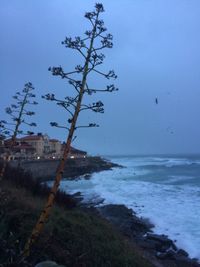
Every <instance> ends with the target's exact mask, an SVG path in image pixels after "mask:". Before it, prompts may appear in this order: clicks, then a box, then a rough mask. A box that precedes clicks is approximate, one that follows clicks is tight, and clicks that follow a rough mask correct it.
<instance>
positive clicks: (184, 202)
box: [61, 158, 200, 259]
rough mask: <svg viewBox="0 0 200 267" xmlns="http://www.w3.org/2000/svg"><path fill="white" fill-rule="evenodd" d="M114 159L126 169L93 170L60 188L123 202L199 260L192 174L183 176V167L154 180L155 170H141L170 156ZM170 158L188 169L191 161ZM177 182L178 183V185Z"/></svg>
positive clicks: (199, 221) (199, 212)
mask: <svg viewBox="0 0 200 267" xmlns="http://www.w3.org/2000/svg"><path fill="white" fill-rule="evenodd" d="M113 161H115V162H116V161H117V163H120V164H122V165H126V166H127V168H123V169H118V168H115V169H114V170H113V171H104V172H101V173H96V174H94V175H93V176H92V178H91V179H90V180H78V181H63V182H62V185H61V186H62V188H63V189H65V190H67V191H70V192H72V193H75V192H77V191H80V192H82V194H83V196H84V197H85V201H89V200H90V199H91V198H92V197H94V196H99V197H101V198H103V199H105V202H104V203H105V204H110V203H113V204H125V205H126V206H127V207H129V208H132V209H134V210H135V211H136V212H137V213H138V215H139V216H143V217H146V218H149V219H150V220H151V221H152V223H154V224H155V229H154V230H155V232H156V233H160V234H161V233H162V234H167V235H168V236H169V237H170V238H171V239H173V240H177V245H178V246H179V247H181V248H184V249H186V250H187V251H188V252H189V254H190V256H191V257H197V258H199V259H200V208H199V203H200V186H199V185H198V184H197V185H196V186H195V185H194V184H190V180H194V178H195V177H193V176H189V175H184V170H185V169H183V173H182V174H181V173H178V174H176V175H173V173H171V175H169V174H168V173H167V175H166V176H165V177H163V179H161V180H158V181H157V182H155V176H156V173H153V172H152V170H148V168H147V170H145V171H143V170H140V167H141V166H144V165H145V164H147V165H150V166H152V164H153V165H156V164H163V161H165V163H166V162H167V161H170V159H169V158H164V159H163V158H162V159H160V160H158V159H155V158H144V159H143V160H142V158H121V159H120V158H118V159H117V160H116V159H113ZM172 161H173V163H175V164H177V166H180V164H179V163H181V165H183V162H185V163H184V168H187V167H186V166H187V162H189V161H191V162H192V160H188V159H181V160H180V159H177V160H176V159H174V158H173V159H171V162H172ZM137 168H138V169H137ZM146 176H148V181H147V180H145V179H146V178H144V177H146ZM143 178H144V179H143ZM197 180H198V179H197ZM179 181H181V184H179V183H178V184H177V182H179Z"/></svg>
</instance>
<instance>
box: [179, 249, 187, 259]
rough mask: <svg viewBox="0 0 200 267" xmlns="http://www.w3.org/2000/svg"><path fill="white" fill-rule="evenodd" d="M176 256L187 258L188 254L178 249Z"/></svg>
mask: <svg viewBox="0 0 200 267" xmlns="http://www.w3.org/2000/svg"><path fill="white" fill-rule="evenodd" d="M177 254H178V255H180V256H184V257H188V253H187V252H186V251H185V250H184V249H179V250H178V252H177Z"/></svg>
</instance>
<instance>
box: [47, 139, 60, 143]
mask: <svg viewBox="0 0 200 267" xmlns="http://www.w3.org/2000/svg"><path fill="white" fill-rule="evenodd" d="M49 142H54V143H56V142H59V143H60V141H59V140H58V139H50V140H49Z"/></svg>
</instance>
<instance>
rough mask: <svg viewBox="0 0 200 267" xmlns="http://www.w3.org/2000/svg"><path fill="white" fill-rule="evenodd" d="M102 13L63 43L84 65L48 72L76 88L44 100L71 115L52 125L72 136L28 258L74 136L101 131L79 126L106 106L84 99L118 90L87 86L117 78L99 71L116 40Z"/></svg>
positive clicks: (90, 15) (97, 12) (98, 7)
mask: <svg viewBox="0 0 200 267" xmlns="http://www.w3.org/2000/svg"><path fill="white" fill-rule="evenodd" d="M103 11H104V8H103V5H102V4H99V3H98V4H96V5H95V10H94V11H93V12H88V13H86V14H85V18H86V19H88V20H89V22H90V24H91V30H88V31H86V32H85V37H84V38H81V37H75V38H74V39H72V38H71V37H67V38H66V39H65V40H64V41H63V42H62V44H63V45H64V46H65V47H66V48H70V49H72V50H75V51H77V52H78V53H79V54H80V55H81V57H82V59H83V61H84V63H83V65H77V66H76V67H75V69H74V70H73V71H70V72H65V71H64V70H63V68H62V67H61V66H59V67H52V68H49V71H51V72H52V74H53V75H55V76H60V77H61V78H62V79H66V80H67V81H68V83H69V84H70V85H71V86H72V87H73V88H74V95H73V96H70V97H69V96H67V97H65V98H64V99H58V98H56V96H55V95H54V94H47V95H45V96H44V98H45V99H47V100H50V101H53V102H55V103H56V104H57V105H59V106H61V107H63V108H64V109H65V110H66V112H67V113H68V115H69V117H68V119H67V121H66V125H59V124H58V123H57V122H51V125H52V126H54V127H58V128H64V129H67V130H68V131H69V133H68V136H67V140H66V145H65V149H64V153H63V156H62V158H61V161H60V163H59V166H58V168H57V172H56V177H55V181H54V184H53V186H52V188H51V191H50V194H49V197H48V200H47V202H46V204H45V207H44V209H43V211H42V213H41V215H40V217H39V219H38V221H37V223H36V225H35V227H34V229H33V231H32V234H31V236H30V238H29V239H28V242H27V243H26V245H25V249H24V256H25V257H26V256H28V255H29V254H30V248H31V246H32V244H33V243H34V242H35V241H36V239H37V238H38V236H39V235H40V233H41V231H42V229H43V227H44V224H45V222H46V220H47V219H48V217H49V214H50V212H51V209H52V206H53V203H54V200H55V196H56V193H57V190H58V187H59V185H60V181H61V179H62V175H63V170H64V166H65V161H66V159H67V157H68V154H69V151H70V145H71V142H72V141H73V137H74V132H75V131H76V130H77V129H78V128H85V127H98V125H97V124H96V123H89V124H88V125H77V119H78V116H79V113H80V112H81V111H84V110H92V111H94V112H100V113H103V112H104V108H103V103H102V102H101V101H98V102H95V103H92V104H85V103H83V96H84V95H85V94H86V95H92V94H94V93H97V92H113V91H115V90H118V89H117V88H115V86H114V85H113V84H111V85H108V86H107V87H106V88H105V89H95V88H90V86H89V84H88V76H89V74H91V73H92V72H93V73H94V72H95V73H97V74H99V75H101V76H103V77H105V78H106V79H108V80H109V79H111V78H114V79H115V78H117V76H116V75H115V73H114V71H113V70H110V71H108V72H107V73H104V72H102V71H100V70H99V69H98V68H97V67H98V66H100V65H101V64H102V63H103V61H104V58H105V56H104V54H102V53H101V52H100V51H101V50H102V49H104V48H112V46H113V43H112V39H113V37H112V35H111V34H105V32H106V31H107V29H106V28H105V27H104V22H103V20H100V18H99V16H100V13H102V12H103Z"/></svg>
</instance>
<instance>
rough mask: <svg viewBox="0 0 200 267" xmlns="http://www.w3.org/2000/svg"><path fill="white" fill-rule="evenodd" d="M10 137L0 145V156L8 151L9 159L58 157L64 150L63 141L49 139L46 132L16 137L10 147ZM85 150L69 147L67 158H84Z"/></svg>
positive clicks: (2, 156) (3, 155) (3, 156)
mask: <svg viewBox="0 0 200 267" xmlns="http://www.w3.org/2000/svg"><path fill="white" fill-rule="evenodd" d="M10 144H11V139H7V140H5V141H4V144H3V145H2V146H1V147H0V157H1V158H5V157H6V155H7V152H8V151H9V155H10V159H11V160H18V159H28V160H30V159H32V160H33V159H59V158H60V157H61V156H62V153H63V151H64V147H65V143H63V144H62V143H61V142H60V141H59V140H57V139H50V138H49V136H48V135H47V134H44V135H43V134H41V133H38V134H37V135H29V136H25V137H22V138H18V139H16V142H15V144H14V146H12V147H10ZM86 156H87V152H85V151H82V150H79V149H76V148H73V147H71V148H70V153H69V158H72V159H73V158H85V157H86Z"/></svg>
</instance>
